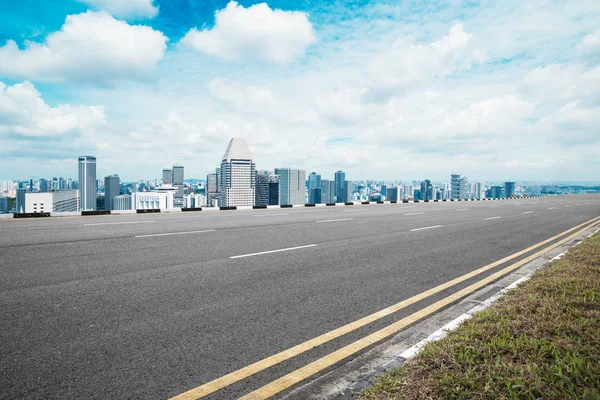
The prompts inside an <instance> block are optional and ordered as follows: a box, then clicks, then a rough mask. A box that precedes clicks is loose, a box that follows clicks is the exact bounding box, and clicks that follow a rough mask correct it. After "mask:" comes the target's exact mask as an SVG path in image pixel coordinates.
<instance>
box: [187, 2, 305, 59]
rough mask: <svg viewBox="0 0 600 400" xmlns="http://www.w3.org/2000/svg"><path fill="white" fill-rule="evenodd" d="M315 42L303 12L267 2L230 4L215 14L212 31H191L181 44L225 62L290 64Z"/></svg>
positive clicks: (195, 29)
mask: <svg viewBox="0 0 600 400" xmlns="http://www.w3.org/2000/svg"><path fill="white" fill-rule="evenodd" d="M316 40H317V38H316V35H315V30H314V28H313V26H312V24H311V23H310V21H309V19H308V15H307V14H306V13H304V12H299V11H283V10H279V9H275V10H273V9H271V8H269V6H268V5H267V4H266V3H261V4H255V5H253V6H250V7H248V8H244V7H243V6H241V5H238V3H236V2H235V1H231V2H229V4H227V6H226V7H225V8H224V9H222V10H219V11H217V12H216V13H215V25H214V27H213V28H212V29H203V30H198V29H197V28H194V29H191V30H190V31H189V32H188V33H187V34H186V35H185V37H184V38H183V39H182V43H183V44H184V45H186V46H188V47H191V48H192V49H195V50H197V51H199V52H202V53H206V54H210V55H213V56H216V57H218V58H221V59H224V60H238V59H242V58H244V59H260V60H263V61H267V62H271V63H275V64H280V65H288V64H290V63H291V62H292V61H293V60H295V59H297V58H299V57H300V56H302V55H303V54H304V52H305V51H306V48H307V47H308V46H309V45H311V44H312V43H314V42H316Z"/></svg>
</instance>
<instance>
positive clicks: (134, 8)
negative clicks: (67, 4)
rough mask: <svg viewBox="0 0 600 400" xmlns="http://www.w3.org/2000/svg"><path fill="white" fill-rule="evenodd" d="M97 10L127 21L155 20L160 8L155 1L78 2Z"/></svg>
mask: <svg viewBox="0 0 600 400" xmlns="http://www.w3.org/2000/svg"><path fill="white" fill-rule="evenodd" d="M78 1H79V2H80V3H83V4H87V5H88V6H91V7H94V8H96V9H97V10H102V11H106V12H108V13H110V14H112V15H114V16H115V17H118V18H125V19H129V18H131V19H136V18H154V17H156V15H157V14H158V7H156V6H155V5H154V4H153V0H78Z"/></svg>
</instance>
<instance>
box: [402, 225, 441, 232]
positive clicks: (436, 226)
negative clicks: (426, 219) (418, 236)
mask: <svg viewBox="0 0 600 400" xmlns="http://www.w3.org/2000/svg"><path fill="white" fill-rule="evenodd" d="M442 226H443V225H432V226H425V227H423V228H415V229H411V230H410V231H411V232H415V231H422V230H424V229H434V228H441V227H442Z"/></svg>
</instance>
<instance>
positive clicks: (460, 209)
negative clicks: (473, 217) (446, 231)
mask: <svg viewBox="0 0 600 400" xmlns="http://www.w3.org/2000/svg"><path fill="white" fill-rule="evenodd" d="M456 211H469V209H468V208H457V209H456Z"/></svg>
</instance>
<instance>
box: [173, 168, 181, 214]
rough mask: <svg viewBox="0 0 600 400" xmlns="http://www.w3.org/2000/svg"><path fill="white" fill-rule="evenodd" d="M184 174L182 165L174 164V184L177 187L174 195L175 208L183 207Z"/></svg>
mask: <svg viewBox="0 0 600 400" xmlns="http://www.w3.org/2000/svg"><path fill="white" fill-rule="evenodd" d="M183 180H184V174H183V166H182V165H173V186H174V187H175V189H176V190H175V193H174V195H173V202H174V203H173V205H174V207H175V208H181V207H183V193H184V186H183Z"/></svg>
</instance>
